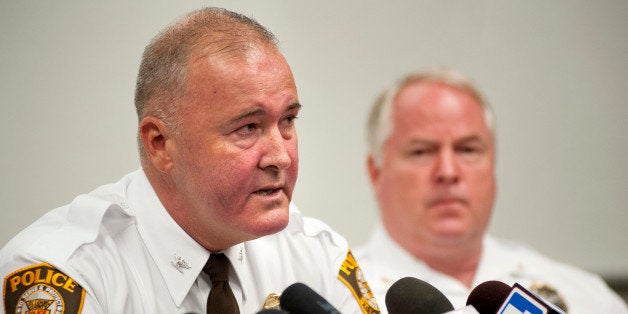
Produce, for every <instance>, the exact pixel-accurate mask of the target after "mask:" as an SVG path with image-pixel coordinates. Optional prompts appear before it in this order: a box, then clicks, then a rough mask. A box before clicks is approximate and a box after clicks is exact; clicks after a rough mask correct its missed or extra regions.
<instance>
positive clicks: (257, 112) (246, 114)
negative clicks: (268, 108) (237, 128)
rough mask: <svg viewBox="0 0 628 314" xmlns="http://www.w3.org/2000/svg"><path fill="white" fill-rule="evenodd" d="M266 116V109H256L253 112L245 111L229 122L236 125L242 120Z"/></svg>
mask: <svg viewBox="0 0 628 314" xmlns="http://www.w3.org/2000/svg"><path fill="white" fill-rule="evenodd" d="M262 114H264V109H262V108H254V109H252V110H249V111H245V112H243V113H241V114H239V115H237V116H235V117H234V118H232V119H231V120H229V122H230V123H236V122H238V121H240V120H243V119H246V118H248V117H252V116H259V115H262Z"/></svg>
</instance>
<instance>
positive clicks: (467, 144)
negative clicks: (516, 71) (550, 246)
mask: <svg viewBox="0 0 628 314" xmlns="http://www.w3.org/2000/svg"><path fill="white" fill-rule="evenodd" d="M368 139H369V146H370V152H369V155H368V172H369V177H370V181H371V184H372V186H373V190H374V193H375V196H376V199H377V201H378V204H379V208H380V217H381V223H379V225H378V226H377V227H376V228H375V230H374V233H373V234H372V236H371V238H370V239H369V240H368V242H367V243H366V244H365V245H363V246H361V247H360V248H358V249H356V250H355V255H356V257H357V259H358V260H359V261H360V263H361V265H362V266H363V268H364V269H365V270H366V272H367V274H368V279H369V283H370V285H371V288H372V289H373V293H374V294H375V297H376V298H377V299H378V300H380V305H381V304H382V303H383V302H384V301H383V300H384V297H385V295H386V291H387V290H388V288H389V287H390V286H391V285H392V284H393V283H394V282H395V281H397V280H399V279H400V278H403V277H406V276H410V277H416V278H419V279H422V280H425V281H426V282H428V283H430V284H432V285H433V286H435V287H436V288H437V289H439V290H440V291H441V292H443V294H445V295H446V296H447V297H448V298H449V299H450V301H451V302H452V304H453V305H454V307H455V308H462V307H464V305H465V303H466V300H467V297H468V295H469V293H470V292H471V291H472V289H473V288H474V287H475V286H477V285H478V284H480V283H483V282H485V281H488V280H499V281H502V282H504V283H507V284H509V285H512V284H513V283H515V282H518V283H520V284H522V285H524V286H525V287H526V288H528V289H530V290H533V291H535V292H537V293H538V294H540V295H542V296H544V297H545V298H546V299H547V300H548V301H551V302H554V303H555V304H556V305H559V306H560V307H562V308H564V309H566V310H568V312H569V313H626V305H625V304H624V303H623V301H622V300H621V299H620V298H619V297H618V296H617V295H616V294H615V293H613V292H612V291H611V290H610V289H609V288H608V286H607V285H606V284H605V283H604V282H603V281H602V280H601V279H600V278H599V277H598V276H596V275H593V274H590V273H587V272H585V271H583V270H580V269H577V268H575V267H572V266H569V265H565V264H561V263H558V262H556V261H553V260H551V259H549V258H547V257H544V256H542V255H540V254H539V253H537V252H536V251H534V250H533V249H531V248H529V247H527V246H525V245H521V244H516V243H509V242H506V241H503V240H498V239H495V238H493V237H491V236H489V235H487V234H486V229H487V226H488V223H489V219H490V215H491V211H492V208H493V203H494V201H495V193H496V184H495V130H494V117H493V113H492V111H491V109H490V107H489V106H488V104H487V103H485V101H484V100H483V98H482V96H481V95H480V93H479V92H478V90H477V89H476V88H475V87H474V86H473V85H472V84H471V83H470V81H469V80H467V79H466V78H464V77H463V76H462V75H460V74H459V73H456V72H454V71H450V70H437V71H428V72H423V73H414V74H411V75H408V76H406V77H404V78H403V79H402V80H400V81H399V82H398V83H397V84H396V85H394V86H393V87H391V88H390V89H388V90H387V91H386V92H385V93H383V94H382V95H381V96H380V97H379V98H378V100H377V101H376V102H375V104H374V106H373V108H372V109H371V114H370V117H369V123H368ZM419 297H420V296H419ZM384 309H385V307H384V306H382V311H384Z"/></svg>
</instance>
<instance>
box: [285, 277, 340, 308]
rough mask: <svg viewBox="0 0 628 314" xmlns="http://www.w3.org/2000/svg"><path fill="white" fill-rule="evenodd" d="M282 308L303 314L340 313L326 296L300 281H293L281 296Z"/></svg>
mask: <svg viewBox="0 0 628 314" xmlns="http://www.w3.org/2000/svg"><path fill="white" fill-rule="evenodd" d="M279 305H280V306H281V309H282V310H285V311H288V312H290V313H303V314H340V312H339V311H338V310H337V309H336V308H335V307H334V306H333V305H331V304H329V302H327V300H325V298H323V297H322V296H321V295H320V294H318V293H316V291H314V290H312V288H310V287H308V286H306V285H305V284H302V283H300V282H297V283H293V284H292V285H290V286H288V288H286V290H284V291H283V293H282V294H281V297H279Z"/></svg>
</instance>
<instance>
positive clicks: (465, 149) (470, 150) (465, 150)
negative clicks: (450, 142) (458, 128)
mask: <svg viewBox="0 0 628 314" xmlns="http://www.w3.org/2000/svg"><path fill="white" fill-rule="evenodd" d="M458 151H459V152H461V153H463V154H473V153H477V152H479V151H480V149H479V148H477V147H472V146H469V147H460V148H458Z"/></svg>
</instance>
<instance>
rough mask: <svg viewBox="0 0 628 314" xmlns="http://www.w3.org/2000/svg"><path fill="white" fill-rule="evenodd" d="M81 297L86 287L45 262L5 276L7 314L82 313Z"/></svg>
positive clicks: (83, 295)
mask: <svg viewBox="0 0 628 314" xmlns="http://www.w3.org/2000/svg"><path fill="white" fill-rule="evenodd" d="M84 300H85V290H84V289H83V288H82V287H81V286H80V285H79V284H78V283H76V281H74V279H72V278H70V277H69V276H67V275H65V274H64V273H62V272H60V271H59V270H57V269H56V268H54V267H53V266H51V265H50V264H47V263H41V264H36V265H32V266H29V267H26V268H22V269H18V270H16V271H14V272H13V273H11V274H9V275H8V276H7V277H6V278H4V311H5V312H6V313H19V314H62V313H67V314H73V313H81V310H82V308H83V301H84Z"/></svg>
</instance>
